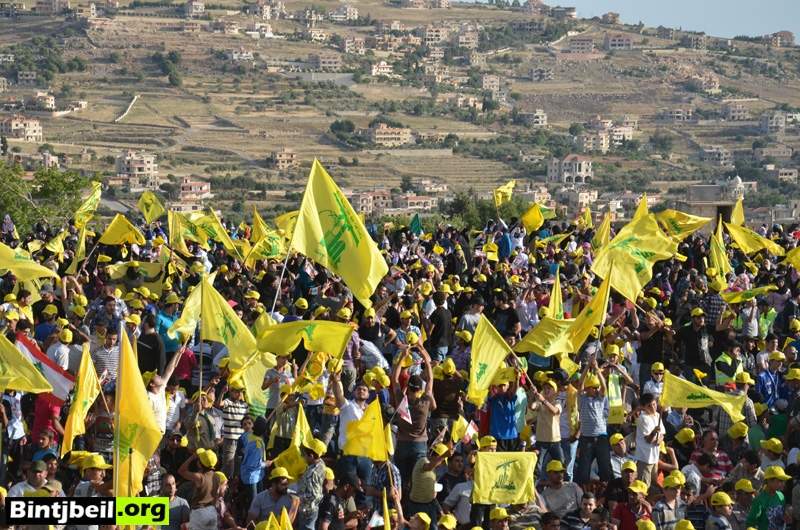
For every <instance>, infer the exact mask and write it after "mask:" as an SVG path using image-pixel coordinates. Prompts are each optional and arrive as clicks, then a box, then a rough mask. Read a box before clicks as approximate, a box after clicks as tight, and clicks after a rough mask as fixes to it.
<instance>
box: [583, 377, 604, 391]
mask: <svg viewBox="0 0 800 530" xmlns="http://www.w3.org/2000/svg"><path fill="white" fill-rule="evenodd" d="M599 387H600V378H599V377H597V376H596V375H594V374H589V375H588V376H586V379H584V380H583V388H599Z"/></svg>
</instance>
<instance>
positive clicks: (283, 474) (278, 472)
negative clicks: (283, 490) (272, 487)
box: [269, 466, 292, 480]
mask: <svg viewBox="0 0 800 530" xmlns="http://www.w3.org/2000/svg"><path fill="white" fill-rule="evenodd" d="M276 478H285V479H288V480H292V476H291V475H289V472H288V471H286V468H285V467H280V466H278V467H276V468H275V469H273V470H272V472H271V473H270V474H269V480H274V479H276Z"/></svg>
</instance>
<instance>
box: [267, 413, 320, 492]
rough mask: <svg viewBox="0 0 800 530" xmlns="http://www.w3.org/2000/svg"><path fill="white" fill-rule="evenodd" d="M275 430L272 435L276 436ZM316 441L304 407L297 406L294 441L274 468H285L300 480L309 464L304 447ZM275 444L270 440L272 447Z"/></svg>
mask: <svg viewBox="0 0 800 530" xmlns="http://www.w3.org/2000/svg"><path fill="white" fill-rule="evenodd" d="M275 432H276V431H275V430H274V429H273V432H272V434H273V435H274V434H275ZM313 439H314V434H313V433H312V432H311V427H310V426H309V424H308V420H307V419H306V413H305V411H304V410H303V405H301V404H300V403H298V404H297V420H296V422H295V424H294V431H292V441H291V442H290V444H289V447H287V448H286V449H285V450H284V451H282V452H281V453H280V454H279V455H278V456H277V457H275V460H274V461H273V462H272V465H273V466H274V467H285V468H286V471H288V472H289V474H290V475H291V476H292V477H293V478H294V479H295V480H299V479H300V477H301V476H302V475H303V473H304V472H305V470H306V468H307V467H308V464H306V459H305V458H303V452H302V448H303V447H308V444H309V442H311V440H313ZM273 443H274V436H273V439H271V440H270V447H272V444H273Z"/></svg>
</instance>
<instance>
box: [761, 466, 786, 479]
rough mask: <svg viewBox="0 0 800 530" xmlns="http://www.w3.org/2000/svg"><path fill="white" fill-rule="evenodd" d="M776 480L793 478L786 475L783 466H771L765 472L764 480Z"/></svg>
mask: <svg viewBox="0 0 800 530" xmlns="http://www.w3.org/2000/svg"><path fill="white" fill-rule="evenodd" d="M774 478H776V479H778V480H789V479H790V478H791V477H790V476H789V475H787V474H786V472H785V471H784V470H783V468H782V467H781V466H769V467H768V468H767V469H766V470H765V471H764V480H772V479H774Z"/></svg>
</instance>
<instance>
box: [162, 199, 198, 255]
mask: <svg viewBox="0 0 800 530" xmlns="http://www.w3.org/2000/svg"><path fill="white" fill-rule="evenodd" d="M181 217H182V216H181V215H180V214H179V213H177V212H173V211H172V210H169V211H168V212H167V229H168V230H169V246H170V248H171V249H173V250H175V251H176V252H180V253H181V254H183V255H184V256H191V255H192V253H191V252H190V251H189V247H187V246H186V239H185V238H184V236H183V234H184V227H183V225H182V224H181Z"/></svg>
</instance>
